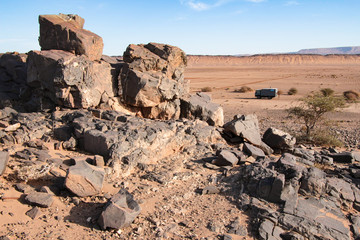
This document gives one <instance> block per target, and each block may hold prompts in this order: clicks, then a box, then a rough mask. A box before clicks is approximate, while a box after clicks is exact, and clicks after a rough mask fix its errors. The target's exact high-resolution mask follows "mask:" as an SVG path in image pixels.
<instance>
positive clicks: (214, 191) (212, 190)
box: [202, 186, 220, 195]
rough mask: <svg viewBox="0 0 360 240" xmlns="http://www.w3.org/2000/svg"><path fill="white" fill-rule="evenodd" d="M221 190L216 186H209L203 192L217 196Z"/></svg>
mask: <svg viewBox="0 0 360 240" xmlns="http://www.w3.org/2000/svg"><path fill="white" fill-rule="evenodd" d="M219 192H220V190H219V189H218V188H217V187H215V186H207V187H205V188H204V189H203V190H202V194H203V195H204V194H217V193H219Z"/></svg>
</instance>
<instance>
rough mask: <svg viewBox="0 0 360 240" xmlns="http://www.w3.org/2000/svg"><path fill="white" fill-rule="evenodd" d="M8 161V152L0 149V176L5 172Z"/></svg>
mask: <svg viewBox="0 0 360 240" xmlns="http://www.w3.org/2000/svg"><path fill="white" fill-rule="evenodd" d="M8 162H9V153H8V152H3V151H0V176H1V175H3V173H4V172H5V169H6V166H7V164H8Z"/></svg>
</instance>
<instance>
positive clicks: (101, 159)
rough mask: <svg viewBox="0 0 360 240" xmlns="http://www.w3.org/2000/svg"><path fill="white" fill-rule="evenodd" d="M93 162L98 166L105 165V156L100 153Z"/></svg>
mask: <svg viewBox="0 0 360 240" xmlns="http://www.w3.org/2000/svg"><path fill="white" fill-rule="evenodd" d="M93 163H94V165H95V166H97V167H104V166H105V161H104V157H103V156H100V155H95V156H94V160H93Z"/></svg>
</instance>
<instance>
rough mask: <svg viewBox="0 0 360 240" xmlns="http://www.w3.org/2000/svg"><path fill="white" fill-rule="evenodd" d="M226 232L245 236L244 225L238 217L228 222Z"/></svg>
mask: <svg viewBox="0 0 360 240" xmlns="http://www.w3.org/2000/svg"><path fill="white" fill-rule="evenodd" d="M228 233H231V234H236V235H238V236H247V229H246V225H243V224H241V223H240V220H239V218H236V219H235V221H234V222H232V223H231V224H230V226H229V231H228Z"/></svg>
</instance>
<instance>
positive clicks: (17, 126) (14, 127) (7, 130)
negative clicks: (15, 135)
mask: <svg viewBox="0 0 360 240" xmlns="http://www.w3.org/2000/svg"><path fill="white" fill-rule="evenodd" d="M20 127H21V124H20V123H15V124H12V125H10V126H8V127H7V128H5V129H4V131H5V132H14V131H16V130H17V129H19V128H20Z"/></svg>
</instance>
